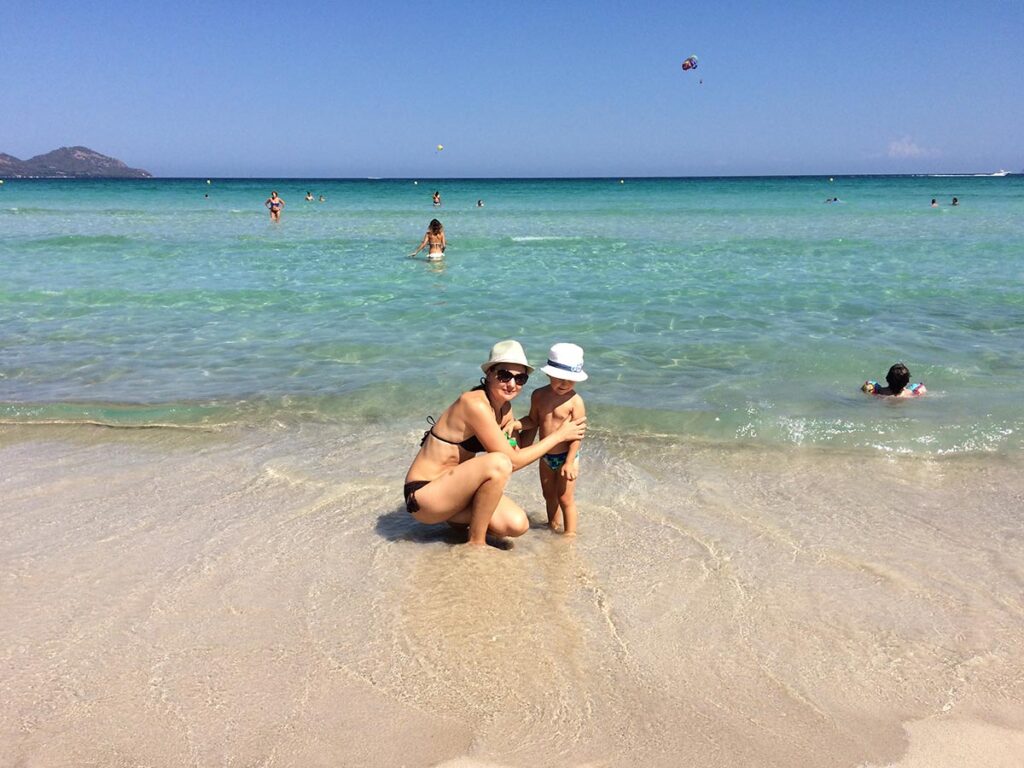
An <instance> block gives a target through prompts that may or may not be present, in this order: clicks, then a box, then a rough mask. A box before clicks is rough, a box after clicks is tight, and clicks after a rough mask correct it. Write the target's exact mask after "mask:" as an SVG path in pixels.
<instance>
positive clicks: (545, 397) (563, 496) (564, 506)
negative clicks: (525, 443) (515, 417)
mask: <svg viewBox="0 0 1024 768" xmlns="http://www.w3.org/2000/svg"><path fill="white" fill-rule="evenodd" d="M541 370H542V371H544V373H546V374H547V375H548V379H549V380H550V383H549V384H548V385H547V386H544V387H541V388H540V389H537V390H535V391H534V393H533V396H532V398H531V400H530V415H529V416H527V417H526V418H525V419H524V420H523V422H522V425H523V431H524V432H527V433H529V432H532V431H533V430H534V429H538V428H539V429H540V436H541V438H544V437H546V436H547V435H550V434H551V433H553V432H554V431H555V430H557V429H558V427H559V425H561V424H562V423H563V422H564V421H565V420H566V419H573V420H579V419H582V418H583V417H584V416H586V408H585V407H584V405H583V398H582V397H580V396H579V395H578V394H576V390H575V389H574V385H575V384H576V382H579V381H586V380H587V374H586V373H584V372H583V350H582V349H581V348H580V347H578V346H576V345H575V344H555V345H554V346H553V347H551V351H550V352H548V363H547V365H545V366H543V367H542V368H541ZM579 452H580V441H579V440H574V441H572V442H569V443H562V444H560V445H557V446H555V447H554V448H552V449H551V452H550V453H548V454H545V455H544V457H543V458H542V459H541V461H540V463H539V466H540V487H541V490H542V491H543V493H544V502H545V504H546V506H547V512H548V526H549V527H550V528H551V529H552V530H557V529H558V528H559V525H561V527H562V530H563V532H564V533H565V534H566V535H567V536H575V535H576V499H575V497H574V493H575V491H576V479H577V478H578V477H579V474H580V463H579ZM559 513H561V514H559Z"/></svg>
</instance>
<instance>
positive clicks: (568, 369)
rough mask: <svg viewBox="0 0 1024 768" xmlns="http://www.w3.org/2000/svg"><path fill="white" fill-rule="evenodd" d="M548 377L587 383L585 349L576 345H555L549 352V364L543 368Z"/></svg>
mask: <svg viewBox="0 0 1024 768" xmlns="http://www.w3.org/2000/svg"><path fill="white" fill-rule="evenodd" d="M541 370H542V371H543V372H544V373H546V374H547V375H548V376H553V377H554V378H556V379H565V380H566V381H586V380H587V374H586V373H584V372H583V348H582V347H578V346H576V345H575V344H555V345H554V346H553V347H551V349H550V350H549V351H548V364H547V365H545V366H542V367H541Z"/></svg>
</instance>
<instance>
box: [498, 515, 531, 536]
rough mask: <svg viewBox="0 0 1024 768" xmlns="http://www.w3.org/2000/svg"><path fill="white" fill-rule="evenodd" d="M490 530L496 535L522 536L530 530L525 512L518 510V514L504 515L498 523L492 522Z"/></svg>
mask: <svg viewBox="0 0 1024 768" xmlns="http://www.w3.org/2000/svg"><path fill="white" fill-rule="evenodd" d="M491 530H492V532H493V533H494V534H495V535H497V536H508V537H510V538H512V537H516V536H522V535H523V534H524V533H526V532H527V531H528V530H530V520H529V518H527V517H526V513H525V512H522V511H520V512H519V513H518V514H510V515H506V516H505V517H504V518H503V519H502V520H501V521H500V523H498V524H495V523H494V522H492V524H491Z"/></svg>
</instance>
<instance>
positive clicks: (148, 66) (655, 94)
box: [0, 0, 1024, 177]
mask: <svg viewBox="0 0 1024 768" xmlns="http://www.w3.org/2000/svg"><path fill="white" fill-rule="evenodd" d="M690 54H697V55H698V56H699V57H700V68H699V69H698V70H696V71H694V72H683V71H682V70H681V69H680V66H679V65H680V63H681V62H682V60H683V59H684V58H685V57H686V56H688V55H690ZM701 80H703V84H701V83H700V81H701ZM0 105H2V106H0V152H8V153H10V154H13V155H15V156H17V157H20V158H22V159H26V158H28V157H30V156H32V155H35V154H39V153H42V152H47V151H49V150H51V149H55V148H57V147H59V146H68V145H74V144H82V145H85V146H88V147H90V148H92V149H95V150H97V151H99V152H102V153H104V154H108V155H112V156H114V157H118V158H120V159H122V160H124V161H125V162H127V163H128V164H129V165H132V166H136V167H142V168H146V169H147V170H149V171H151V172H153V173H154V174H156V175H158V176H200V177H202V176H267V177H280V176H300V177H301V176H325V177H335V176H338V177H365V176H385V177H391V176H397V177H431V176H449V177H453V176H632V175H636V176H643V175H664V176H692V175H748V174H789V173H792V174H802V173H821V174H841V173H918V172H975V171H979V172H980V171H994V170H997V169H999V168H1006V169H1008V170H1011V171H1020V170H1022V169H1024V2H1022V0H1007V2H985V1H984V0H982V1H981V2H962V1H961V2H950V1H947V0H935V2H901V1H900V0H896V2H892V0H889V1H888V2H875V1H873V0H872V1H869V2H859V3H858V2H828V1H826V2H803V1H802V0H797V1H796V2H787V3H753V2H751V3H740V2H729V0H725V1H724V2H718V0H705V1H704V2H683V1H681V0H673V1H672V2H668V1H662V0H653V1H652V2H643V1H642V0H641V1H640V2H606V1H604V0H590V1H589V2H577V0H563V1H562V2H554V1H551V2H530V1H528V0H527V1H526V2H518V3H504V2H501V3H499V2H489V1H488V0H475V1H474V2H464V1H463V0H440V2H426V1H424V0H419V1H418V2H387V0H379V1H378V2H373V1H371V2H341V3H338V4H335V3H329V2H320V1H319V0H310V1H307V2H298V3H283V2H266V3H254V2H248V3H235V2H208V3H207V2H192V3H181V2H175V3H170V2H162V1H161V0H156V1H155V2H147V1H146V0H137V1H136V2H131V3H127V2H120V0H114V1H106V0H97V1H96V2H95V3H92V2H82V1H81V0H78V1H77V2H54V1H51V0H7V2H5V3H4V8H3V11H2V14H0ZM437 144H443V145H444V147H445V148H444V151H443V152H440V153H439V152H438V151H437V150H436V145H437Z"/></svg>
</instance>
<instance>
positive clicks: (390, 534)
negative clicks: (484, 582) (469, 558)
mask: <svg viewBox="0 0 1024 768" xmlns="http://www.w3.org/2000/svg"><path fill="white" fill-rule="evenodd" d="M466 530H467V527H466V526H464V525H454V526H453V525H424V524H423V523H419V522H417V521H416V520H415V519H414V518H413V516H412V515H410V514H409V513H408V512H406V511H405V507H398V508H396V509H393V510H391V511H390V512H385V513H384V514H382V515H381V516H380V517H378V518H377V533H379V534H380V535H381V536H383V537H384V538H385V539H387V540H388V541H416V542H419V543H421V544H429V543H432V542H444V543H445V544H449V545H455V544H465V543H466ZM487 543H488V545H490V546H492V547H495V548H497V549H512V541H511V540H509V539H499V538H496V537H494V536H488V537H487Z"/></svg>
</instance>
